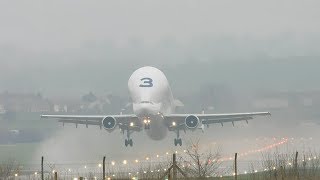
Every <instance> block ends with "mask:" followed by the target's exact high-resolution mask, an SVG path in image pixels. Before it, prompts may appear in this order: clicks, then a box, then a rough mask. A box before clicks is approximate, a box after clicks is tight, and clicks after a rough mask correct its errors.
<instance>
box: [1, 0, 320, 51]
mask: <svg viewBox="0 0 320 180" xmlns="http://www.w3.org/2000/svg"><path fill="white" fill-rule="evenodd" d="M319 7H320V2H319V1H308V0H305V1H302V0H281V1H279V0H259V1H257V0H242V1H230V0H223V1H215V0H208V1H207V0H202V1H190V0H189V1H147V0H146V1H85V0H70V1H65V0H57V1H36V0H31V1H4V0H3V1H1V2H0V22H1V29H0V44H1V45H3V44H9V45H11V46H14V47H18V48H22V49H25V50H26V51H33V52H39V51H40V52H43V51H49V52H52V51H61V50H63V49H64V48H79V47H80V46H81V45H82V44H83V43H85V42H88V41H99V40H105V39H112V40H113V41H115V42H116V44H117V46H119V47H121V46H123V45H124V44H126V43H127V41H128V38H134V37H137V38H143V40H144V42H146V43H153V42H155V41H159V40H161V39H162V38H164V37H166V36H173V37H175V38H176V39H178V40H179V41H181V42H183V41H185V40H187V39H192V38H196V37H197V36H206V35H207V36H221V35H230V36H249V37H255V38H258V39H265V38H267V37H270V36H272V35H277V34H281V33H287V32H289V33H292V34H293V35H296V37H297V38H300V39H303V38H304V36H305V35H306V34H310V33H311V34H313V33H316V34H318V33H319V30H320V24H319V22H318V21H319V19H320V11H319Z"/></svg>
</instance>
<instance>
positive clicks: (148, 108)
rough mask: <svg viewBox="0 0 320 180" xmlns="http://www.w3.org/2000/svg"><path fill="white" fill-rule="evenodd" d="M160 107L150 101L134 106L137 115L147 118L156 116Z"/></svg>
mask: <svg viewBox="0 0 320 180" xmlns="http://www.w3.org/2000/svg"><path fill="white" fill-rule="evenodd" d="M159 107H160V106H158V105H157V104H153V103H152V102H150V101H141V102H140V103H138V104H135V105H134V111H135V113H136V114H137V115H141V116H147V115H152V114H153V115H154V114H157V113H158V112H159V110H160V109H159Z"/></svg>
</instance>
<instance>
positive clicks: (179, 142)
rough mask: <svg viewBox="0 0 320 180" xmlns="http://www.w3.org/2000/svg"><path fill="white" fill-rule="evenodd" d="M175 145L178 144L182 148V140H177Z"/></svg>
mask: <svg viewBox="0 0 320 180" xmlns="http://www.w3.org/2000/svg"><path fill="white" fill-rule="evenodd" d="M177 141H178V142H177V144H179V145H180V146H182V139H181V138H179V139H177Z"/></svg>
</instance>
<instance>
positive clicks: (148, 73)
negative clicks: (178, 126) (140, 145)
mask: <svg viewBox="0 0 320 180" xmlns="http://www.w3.org/2000/svg"><path fill="white" fill-rule="evenodd" d="M128 88H129V93H130V96H131V99H132V105H133V112H134V114H136V115H137V116H138V117H139V119H140V120H141V121H142V122H143V123H148V124H150V128H149V129H147V130H146V132H147V135H148V136H149V137H150V138H151V139H153V140H161V139H163V138H164V137H165V136H166V134H167V131H168V130H167V127H166V126H165V119H164V118H163V116H162V115H166V114H171V113H173V111H174V109H175V105H174V99H173V95H172V92H171V89H170V86H169V82H168V80H167V78H166V76H165V75H164V74H163V72H161V71H160V70H159V69H157V68H154V67H150V66H146V67H142V68H139V69H137V70H136V71H135V72H133V74H132V75H131V77H130V78H129V81H128Z"/></svg>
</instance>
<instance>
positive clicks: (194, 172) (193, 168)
mask: <svg viewBox="0 0 320 180" xmlns="http://www.w3.org/2000/svg"><path fill="white" fill-rule="evenodd" d="M220 151H221V150H220V148H217V149H215V151H213V152H212V150H211V149H210V150H207V151H203V150H202V149H201V148H200V146H199V140H196V141H192V140H191V141H190V142H189V145H188V146H187V149H186V154H187V157H186V158H185V160H184V162H185V163H187V164H186V165H185V166H184V167H185V168H184V169H185V172H187V173H188V175H189V176H190V177H197V178H206V177H212V176H218V175H219V167H220V166H221V161H219V160H220V158H221V154H220Z"/></svg>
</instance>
